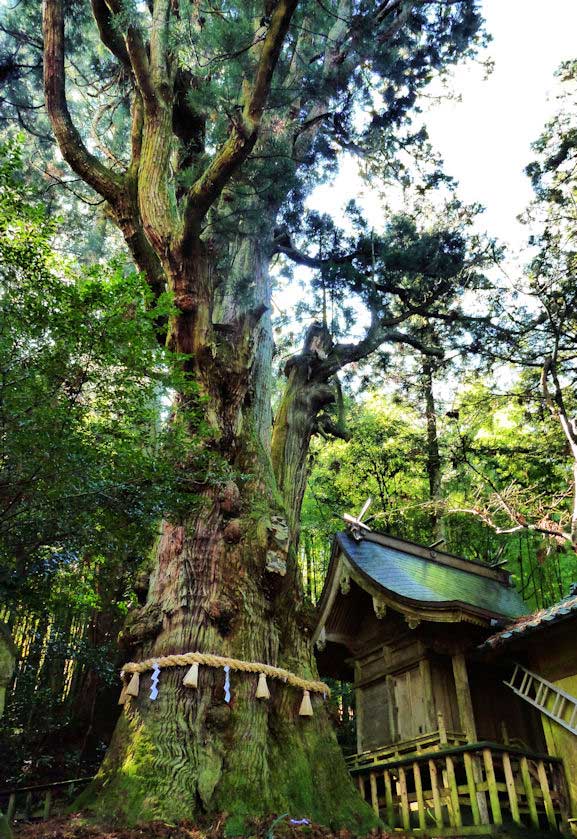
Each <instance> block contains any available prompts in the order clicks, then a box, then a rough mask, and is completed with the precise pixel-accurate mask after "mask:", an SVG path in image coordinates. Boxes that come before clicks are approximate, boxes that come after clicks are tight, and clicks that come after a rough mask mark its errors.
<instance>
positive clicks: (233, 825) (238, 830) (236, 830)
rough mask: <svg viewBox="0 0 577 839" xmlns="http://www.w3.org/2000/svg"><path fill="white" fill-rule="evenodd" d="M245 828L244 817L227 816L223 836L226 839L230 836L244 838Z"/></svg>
mask: <svg viewBox="0 0 577 839" xmlns="http://www.w3.org/2000/svg"><path fill="white" fill-rule="evenodd" d="M246 834H247V826H246V818H245V816H240V815H236V816H229V817H228V819H227V820H226V823H225V825H224V835H225V836H226V837H232V836H246Z"/></svg>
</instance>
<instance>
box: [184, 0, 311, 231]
mask: <svg viewBox="0 0 577 839" xmlns="http://www.w3.org/2000/svg"><path fill="white" fill-rule="evenodd" d="M297 3H298V0H279V2H278V3H277V4H276V6H275V9H274V11H273V13H272V15H271V19H270V24H269V28H268V32H267V34H266V37H265V39H264V41H263V43H262V49H261V53H260V57H259V61H258V66H257V69H256V73H255V77H254V83H253V85H252V89H251V87H250V85H249V84H248V82H245V85H244V89H245V95H244V100H245V101H244V107H243V109H242V112H241V114H240V115H239V117H238V120H237V121H235V122H234V124H233V126H232V129H231V132H230V134H229V136H228V139H227V140H226V142H225V143H224V145H223V146H222V148H221V149H220V151H219V152H217V154H216V156H215V158H214V159H213V161H212V163H211V164H210V165H209V167H208V168H207V169H206V170H205V172H204V173H203V174H202V175H201V176H200V178H199V179H198V180H197V181H196V183H195V184H193V186H192V188H191V190H190V192H189V194H188V199H187V205H186V211H185V222H184V230H183V239H184V240H185V241H186V240H187V239H188V237H189V236H190V235H192V234H195V233H198V230H199V226H200V223H201V222H202V219H203V218H204V216H205V215H206V213H207V212H208V210H209V208H210V207H211V206H212V204H213V203H214V202H215V201H216V200H217V198H218V197H219V195H220V193H221V192H222V189H223V187H224V186H225V184H226V183H227V182H228V180H229V179H230V177H231V176H232V175H233V174H234V172H235V171H236V170H237V169H238V168H239V166H241V165H242V163H243V162H244V161H245V160H246V158H247V157H248V155H249V154H250V152H251V151H252V149H253V148H254V145H255V143H256V140H257V137H258V131H259V128H260V123H261V119H262V115H263V111H264V107H265V104H266V100H267V98H268V94H269V91H270V85H271V81H272V77H273V73H274V71H275V68H276V66H277V63H278V59H279V56H280V53H281V49H282V46H283V43H284V40H285V37H286V34H287V32H288V29H289V25H290V22H291V18H292V16H293V14H294V11H295V9H296V6H297Z"/></svg>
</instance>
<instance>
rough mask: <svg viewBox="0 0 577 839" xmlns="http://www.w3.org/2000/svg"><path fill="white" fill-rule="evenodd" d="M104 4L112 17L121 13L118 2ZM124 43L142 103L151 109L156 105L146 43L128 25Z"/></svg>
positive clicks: (133, 26) (139, 33)
mask: <svg viewBox="0 0 577 839" xmlns="http://www.w3.org/2000/svg"><path fill="white" fill-rule="evenodd" d="M106 3H107V5H108V8H109V9H110V11H111V12H112V13H113V14H114V15H119V14H121V13H122V11H123V8H122V5H121V2H120V0H106ZM124 42H125V45H126V52H127V54H128V57H129V60H130V64H131V66H132V71H133V73H134V77H135V79H136V84H137V85H138V89H139V91H140V95H141V96H142V99H143V101H144V103H145V104H146V105H147V106H148V107H151V108H153V107H154V106H155V105H156V90H155V89H154V85H153V82H152V74H151V70H150V62H149V60H148V51H147V47H146V42H145V40H144V38H143V35H142V32H141V31H140V29H139V28H138V27H137V26H135V25H132V24H129V25H128V26H127V27H126V32H125V33H124Z"/></svg>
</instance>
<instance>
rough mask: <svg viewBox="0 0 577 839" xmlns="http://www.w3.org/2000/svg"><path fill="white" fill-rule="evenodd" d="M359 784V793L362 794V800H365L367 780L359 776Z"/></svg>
mask: <svg viewBox="0 0 577 839" xmlns="http://www.w3.org/2000/svg"><path fill="white" fill-rule="evenodd" d="M357 784H358V785H359V792H360V794H361V798H364V799H365V801H366V798H365V780H364V778H363V776H362V775H358V776H357Z"/></svg>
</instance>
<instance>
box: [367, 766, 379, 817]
mask: <svg viewBox="0 0 577 839" xmlns="http://www.w3.org/2000/svg"><path fill="white" fill-rule="evenodd" d="M369 783H370V785H371V805H372V808H373V810H374V812H375V815H376V816H377V817H378V815H379V797H378V795H377V776H376V774H375V772H371V774H370V775H369Z"/></svg>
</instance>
